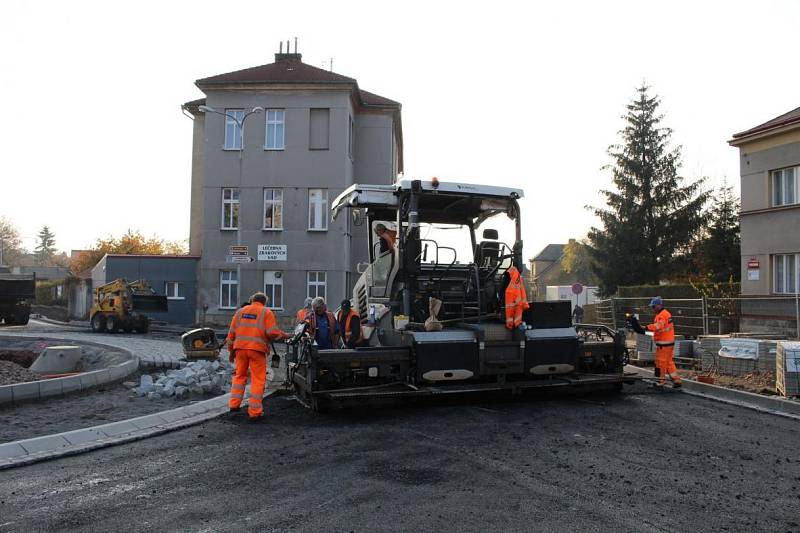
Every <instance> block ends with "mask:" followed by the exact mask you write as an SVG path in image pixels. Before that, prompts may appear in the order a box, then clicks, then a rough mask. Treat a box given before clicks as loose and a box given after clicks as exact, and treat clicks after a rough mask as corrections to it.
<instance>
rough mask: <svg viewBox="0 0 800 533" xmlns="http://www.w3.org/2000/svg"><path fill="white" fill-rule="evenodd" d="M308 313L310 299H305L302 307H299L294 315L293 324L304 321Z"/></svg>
mask: <svg viewBox="0 0 800 533" xmlns="http://www.w3.org/2000/svg"><path fill="white" fill-rule="evenodd" d="M309 311H311V298H306V299H305V301H304V302H303V307H301V308H300V310H298V311H297V314H296V315H295V324H299V323H300V322H302V321H303V320H305V319H306V315H307V314H308V312H309Z"/></svg>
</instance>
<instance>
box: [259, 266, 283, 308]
mask: <svg viewBox="0 0 800 533" xmlns="http://www.w3.org/2000/svg"><path fill="white" fill-rule="evenodd" d="M268 282H269V288H268V285H267V283H268ZM275 287H280V288H281V290H280V302H276V301H275V300H276V298H275ZM264 294H266V295H267V307H269V308H270V309H274V310H276V311H283V300H284V298H285V296H286V293H285V291H284V290H283V272H282V271H280V270H265V271H264ZM276 303H278V304H280V305H275V304H276Z"/></svg>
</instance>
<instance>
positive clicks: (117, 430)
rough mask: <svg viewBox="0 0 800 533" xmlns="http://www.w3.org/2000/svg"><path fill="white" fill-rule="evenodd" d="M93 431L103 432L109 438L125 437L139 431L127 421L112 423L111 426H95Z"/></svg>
mask: <svg viewBox="0 0 800 533" xmlns="http://www.w3.org/2000/svg"><path fill="white" fill-rule="evenodd" d="M94 429H96V430H98V431H101V432H103V433H104V434H106V435H107V436H109V437H117V436H119V435H125V434H126V433H134V432H136V431H139V428H138V427H137V426H136V425H135V424H132V423H131V422H129V421H128V420H123V421H121V422H112V423H111V424H103V425H102V426H95V428H94Z"/></svg>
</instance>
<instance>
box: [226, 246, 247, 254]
mask: <svg viewBox="0 0 800 533" xmlns="http://www.w3.org/2000/svg"><path fill="white" fill-rule="evenodd" d="M228 255H245V256H247V255H250V252H249V251H248V250H247V245H246V244H245V245H241V244H240V245H234V246H231V247H230V248H228Z"/></svg>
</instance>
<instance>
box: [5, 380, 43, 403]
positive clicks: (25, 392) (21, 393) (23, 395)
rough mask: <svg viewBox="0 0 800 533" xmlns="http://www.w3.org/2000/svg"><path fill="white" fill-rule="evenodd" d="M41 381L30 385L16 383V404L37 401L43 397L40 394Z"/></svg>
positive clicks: (29, 383)
mask: <svg viewBox="0 0 800 533" xmlns="http://www.w3.org/2000/svg"><path fill="white" fill-rule="evenodd" d="M39 383H40V382H39V381H30V382H28V383H16V384H14V385H12V389H11V390H12V392H13V394H14V402H24V401H25V400H36V399H38V398H40V397H41V395H40V394H39Z"/></svg>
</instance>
